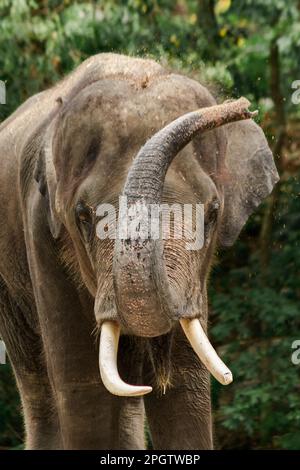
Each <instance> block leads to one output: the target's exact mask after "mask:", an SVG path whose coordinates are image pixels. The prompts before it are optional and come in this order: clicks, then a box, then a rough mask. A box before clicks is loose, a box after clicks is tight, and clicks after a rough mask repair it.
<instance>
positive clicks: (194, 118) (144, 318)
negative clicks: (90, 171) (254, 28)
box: [113, 98, 254, 337]
mask: <svg viewBox="0 0 300 470" xmlns="http://www.w3.org/2000/svg"><path fill="white" fill-rule="evenodd" d="M249 105H250V103H249V101H248V100H246V99H245V98H240V99H239V100H236V101H230V102H225V103H224V104H221V105H216V106H211V107H208V108H202V109H200V110H197V111H194V112H191V113H188V114H185V115H183V116H181V117H179V118H178V119H176V120H175V121H173V122H171V123H170V124H169V125H167V126H166V127H164V128H163V129H162V130H160V131H159V132H157V133H156V134H155V135H154V136H153V137H152V138H151V139H150V140H148V142H147V143H146V144H145V145H144V146H143V147H142V148H141V150H140V151H139V152H138V154H137V156H136V158H135V160H134V162H133V164H132V166H131V168H130V171H129V173H128V176H127V181H126V183H125V186H124V191H123V196H126V198H127V200H126V204H127V214H129V220H130V218H131V219H134V218H135V217H138V220H139V224H137V225H138V226H139V227H140V226H141V225H143V223H144V222H146V226H148V217H149V209H150V205H152V204H160V202H161V197H162V192H163V185H164V180H165V176H166V173H167V170H168V167H169V165H170V164H171V162H172V160H173V159H174V157H175V156H176V155H177V154H178V152H179V151H180V150H181V149H182V148H184V147H185V146H186V145H187V144H188V143H189V142H190V141H191V140H192V139H193V137H194V136H195V135H196V134H198V133H200V132H203V131H205V130H209V129H213V128H216V127H219V126H221V125H223V124H226V123H229V122H233V121H238V120H241V119H248V118H250V117H252V116H253V115H254V113H251V112H250V111H249V110H248V106H249ZM130 214H131V216H130ZM146 219H147V220H146ZM133 222H134V220H133ZM122 223H123V220H122V215H121V213H120V217H119V228H120V224H122ZM119 235H120V233H119ZM113 277H114V288H115V294H116V303H117V310H118V315H119V318H120V320H121V322H122V323H123V325H124V326H125V328H126V329H127V330H128V331H129V332H131V333H133V334H136V335H138V336H146V337H153V336H159V335H162V334H164V333H166V332H167V331H169V330H170V328H171V326H172V323H173V321H174V320H176V319H178V320H179V319H180V317H181V313H182V312H184V308H185V304H184V299H182V298H180V296H179V294H178V293H176V292H175V291H174V290H173V289H172V287H171V286H170V283H169V279H168V275H167V270H166V265H165V262H164V257H163V242H162V240H161V239H158V240H154V239H152V238H151V236H150V235H149V234H148V235H147V236H146V237H141V236H140V235H137V236H135V237H132V234H131V236H128V234H127V236H125V237H123V238H122V237H121V236H118V237H117V240H116V243H115V251H114V262H113Z"/></svg>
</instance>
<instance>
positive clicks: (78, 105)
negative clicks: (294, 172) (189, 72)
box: [0, 53, 278, 449]
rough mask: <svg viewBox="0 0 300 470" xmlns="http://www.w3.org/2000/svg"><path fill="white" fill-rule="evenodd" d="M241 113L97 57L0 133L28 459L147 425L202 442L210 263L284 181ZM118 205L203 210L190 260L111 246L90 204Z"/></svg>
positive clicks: (207, 439)
mask: <svg viewBox="0 0 300 470" xmlns="http://www.w3.org/2000/svg"><path fill="white" fill-rule="evenodd" d="M8 98H9V97H8ZM248 107H249V102H248V101H247V100H246V99H244V98H241V99H239V100H227V101H225V102H224V103H223V104H217V103H216V100H215V98H214V97H213V96H212V94H211V93H210V91H209V90H208V89H207V88H206V87H204V86H203V85H201V84H200V83H199V82H198V81H196V80H194V79H192V78H189V77H188V76H185V75H183V74H180V73H176V72H175V71H174V72H173V71H171V70H168V69H166V68H164V67H163V66H161V65H160V64H158V63H157V62H155V61H153V60H150V59H146V58H134V57H127V56H124V55H119V54H113V53H102V54H98V55H95V56H92V57H90V58H88V59H87V60H85V61H84V62H82V64H80V65H79V66H78V67H77V68H76V69H75V70H74V71H73V72H72V73H70V74H69V75H68V76H66V77H65V78H64V79H62V80H61V81H60V82H58V83H57V84H56V85H54V86H53V87H52V88H50V89H48V90H46V91H43V92H40V93H38V94H36V95H35V96H33V97H31V98H29V99H28V100H27V101H26V102H25V103H24V104H23V105H21V106H20V107H19V108H18V109H17V110H16V111H15V112H14V113H13V114H12V115H11V116H10V117H8V118H7V119H6V120H5V121H4V122H3V123H2V124H1V126H0V157H1V170H0V191H1V196H0V221H1V239H0V249H1V253H2V256H1V258H0V298H1V304H0V305H1V307H0V336H1V338H2V340H3V341H4V342H5V345H6V348H7V353H8V356H9V359H10V362H11V364H12V367H13V371H14V374H15V378H16V383H17V386H18V390H19V393H20V397H21V402H22V412H23V417H24V429H25V440H26V449H145V445H146V444H145V437H144V422H145V417H146V418H147V422H148V426H149V430H150V434H151V439H152V444H153V447H154V449H211V448H213V437H212V414H211V396H210V373H212V374H213V375H214V376H215V377H216V378H217V379H218V380H219V381H220V382H221V383H223V384H228V383H230V382H231V381H232V375H231V372H230V370H229V369H228V368H227V367H226V366H225V364H224V363H223V362H222V360H221V359H220V358H219V356H218V355H217V353H216V351H215V350H214V348H213V346H212V345H211V343H210V341H209V340H208V337H207V322H208V299H207V284H208V278H209V273H210V268H211V266H212V264H213V262H214V257H215V253H216V250H217V248H221V247H228V246H231V245H233V243H234V242H235V240H236V239H237V237H238V235H239V233H240V231H241V230H242V227H243V226H244V224H245V223H246V221H247V219H248V218H249V216H250V215H251V214H252V213H253V211H254V210H255V209H256V208H257V207H258V206H259V204H260V203H261V202H262V201H263V200H264V199H265V198H266V197H267V196H268V195H269V194H270V192H271V191H272V188H273V186H274V185H275V183H276V182H277V181H278V174H277V171H276V166H275V163H274V160H273V155H272V152H271V150H270V148H269V146H268V143H267V140H266V138H265V136H264V133H263V131H262V130H261V128H260V127H259V126H258V125H257V124H256V123H255V122H254V120H253V119H252V118H253V116H254V113H252V112H250V111H249V110H248ZM120 196H122V197H123V198H126V201H127V207H128V208H129V209H132V208H133V209H136V208H137V205H138V204H141V205H142V206H143V207H146V208H149V207H150V205H151V204H152V205H155V204H156V205H159V204H166V205H168V206H170V205H172V204H175V203H176V204H180V205H182V204H190V205H192V206H193V205H195V204H198V203H199V204H201V207H202V209H203V214H204V216H203V217H204V223H203V226H202V229H203V230H202V231H203V244H202V247H201V249H198V250H188V249H187V248H186V238H184V237H182V238H181V239H180V238H176V237H172V236H170V237H169V238H163V237H162V236H160V235H159V236H158V237H157V238H155V239H153V238H152V237H150V236H149V235H148V236H146V237H144V238H143V237H141V236H140V237H128V236H127V237H123V238H122V237H121V236H115V237H113V236H109V235H111V234H112V232H111V231H112V228H113V226H112V225H110V222H109V220H110V219H108V215H107V214H103V213H102V214H100V213H99V211H98V207H100V206H101V205H102V204H107V205H110V206H113V207H115V208H116V211H117V213H118V214H119V213H120V212H118V211H119V207H120ZM171 218H172V217H171ZM172 220H173V219H172ZM103 221H104V222H105V223H104V222H103ZM120 221H121V219H120V218H119V222H120ZM119 222H118V223H119ZM103 223H104V225H103ZM99 224H100V225H99ZM101 224H102V225H101ZM99 226H100V227H101V226H102V227H104V229H105V228H106V231H107V233H108V236H107V237H103V238H101V237H99V236H97V230H98V227H99ZM99 351H100V353H99ZM199 358H200V359H199ZM99 367H100V372H99ZM100 374H101V375H100ZM131 384H134V385H131ZM144 384H145V385H144Z"/></svg>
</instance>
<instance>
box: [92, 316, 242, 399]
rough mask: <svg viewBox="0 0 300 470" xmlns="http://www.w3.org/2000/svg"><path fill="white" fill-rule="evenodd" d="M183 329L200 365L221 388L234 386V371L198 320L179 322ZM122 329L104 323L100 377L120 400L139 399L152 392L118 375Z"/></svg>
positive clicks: (147, 387)
mask: <svg viewBox="0 0 300 470" xmlns="http://www.w3.org/2000/svg"><path fill="white" fill-rule="evenodd" d="M180 324H181V327H182V329H183V331H184V333H185V335H186V337H187V338H188V340H189V342H190V345H191V346H192V348H193V350H194V352H195V353H196V354H197V356H198V357H199V359H200V361H201V362H202V363H203V364H204V366H205V367H206V368H207V369H208V371H209V372H210V373H211V374H212V375H213V376H214V377H215V379H216V380H218V382H220V383H221V384H222V385H228V384H230V383H231V382H232V380H233V377H232V373H231V371H230V370H229V369H228V367H227V366H226V365H225V364H224V362H223V361H222V360H221V359H220V357H219V356H218V354H217V352H216V351H215V349H214V348H213V346H212V345H211V343H210V341H209V339H208V338H207V336H206V334H205V332H204V330H203V328H202V326H201V323H200V321H199V320H198V319H197V318H193V319H182V320H180ZM120 332H121V327H120V325H119V324H118V323H117V322H116V321H105V322H104V323H103V324H102V327H101V336H100V346H99V367H100V374H101V378H102V381H103V384H104V386H105V387H106V389H107V390H108V391H109V392H110V393H112V394H113V395H117V396H126V397H138V396H143V395H147V394H148V393H150V392H152V387H150V386H146V385H130V384H128V383H126V382H124V381H123V380H122V379H121V377H120V375H119V372H118V366H117V356H118V345H119V338H120Z"/></svg>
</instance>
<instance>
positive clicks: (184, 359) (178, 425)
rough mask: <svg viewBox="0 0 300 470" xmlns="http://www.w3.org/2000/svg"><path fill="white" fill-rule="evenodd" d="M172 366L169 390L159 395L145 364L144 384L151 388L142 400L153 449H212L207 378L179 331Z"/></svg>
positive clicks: (148, 365)
mask: <svg viewBox="0 0 300 470" xmlns="http://www.w3.org/2000/svg"><path fill="white" fill-rule="evenodd" d="M172 364H173V374H172V387H171V388H169V389H168V390H167V391H166V394H165V395H162V394H161V392H160V391H158V390H157V388H156V389H155V387H156V385H155V378H154V376H153V372H152V370H151V366H150V364H147V363H145V374H144V381H145V383H146V384H147V385H148V384H149V385H153V387H154V391H153V393H152V394H149V395H147V396H145V398H144V400H145V409H146V415H147V419H148V424H149V428H150V433H151V437H152V443H153V446H154V449H212V446H213V444H212V420H211V400H210V378H209V374H208V373H207V370H206V369H205V368H204V367H203V366H202V364H200V363H199V359H198V358H197V357H196V355H195V354H194V352H193V350H192V349H191V347H190V345H189V344H188V342H187V340H186V338H185V336H184V334H183V332H182V330H181V329H179V328H178V329H177V330H176V333H175V338H174V342H173V346H172ZM149 382H150V383H149Z"/></svg>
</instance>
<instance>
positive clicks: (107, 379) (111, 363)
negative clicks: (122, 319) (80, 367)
mask: <svg viewBox="0 0 300 470" xmlns="http://www.w3.org/2000/svg"><path fill="white" fill-rule="evenodd" d="M119 338H120V326H119V325H118V324H117V323H116V322H114V321H106V322H104V323H103V325H102V327H101V337H100V346H99V367H100V375H101V378H102V381H103V384H104V386H105V387H106V388H107V390H108V391H109V392H110V393H112V394H113V395H118V396H120V397H138V396H142V395H146V394H147V393H150V392H151V391H152V387H146V386H143V385H142V386H135V385H129V384H127V383H125V382H123V380H122V379H121V378H120V376H119V372H118V367H117V357H118V344H119Z"/></svg>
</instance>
